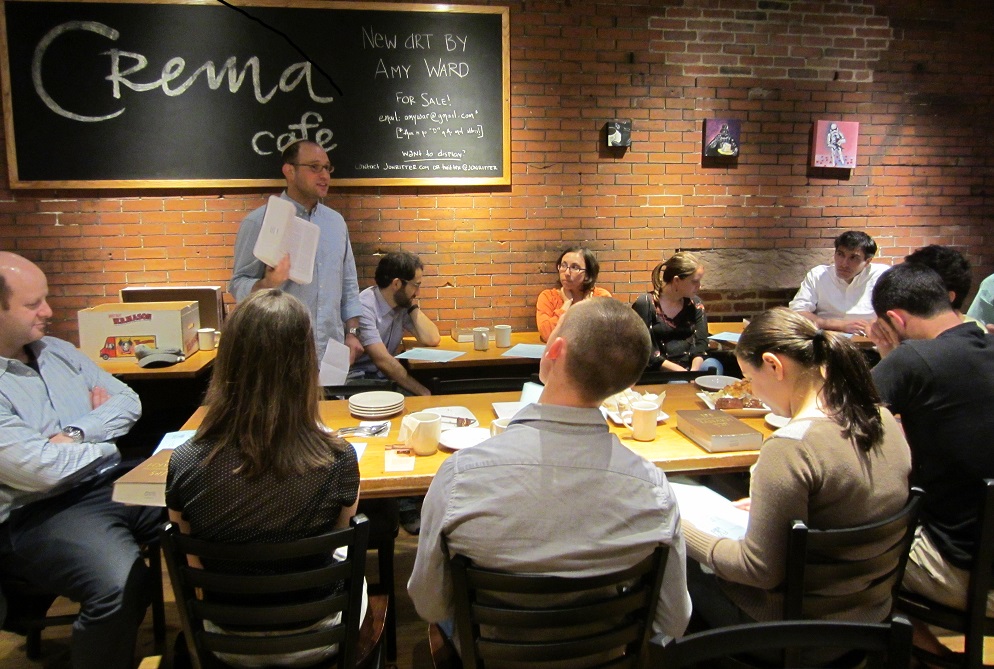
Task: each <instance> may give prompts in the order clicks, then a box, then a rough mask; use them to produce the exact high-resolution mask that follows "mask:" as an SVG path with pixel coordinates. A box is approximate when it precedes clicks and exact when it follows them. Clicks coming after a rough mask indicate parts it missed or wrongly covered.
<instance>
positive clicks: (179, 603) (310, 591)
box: [162, 515, 387, 669]
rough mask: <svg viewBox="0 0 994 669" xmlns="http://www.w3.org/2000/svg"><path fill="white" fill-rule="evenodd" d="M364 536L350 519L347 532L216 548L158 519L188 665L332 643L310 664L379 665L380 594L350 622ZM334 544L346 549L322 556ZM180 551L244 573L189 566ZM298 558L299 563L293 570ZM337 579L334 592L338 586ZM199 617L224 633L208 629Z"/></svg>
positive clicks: (362, 523) (361, 524)
mask: <svg viewBox="0 0 994 669" xmlns="http://www.w3.org/2000/svg"><path fill="white" fill-rule="evenodd" d="M368 532H369V529H368V521H367V519H366V517H365V516H363V515H356V516H355V517H354V518H353V519H352V521H351V523H350V527H349V528H347V529H343V530H338V531H336V532H331V533H329V534H324V535H321V536H317V537H311V538H308V539H301V540H298V541H292V542H287V543H282V544H261V543H253V544H219V543H212V542H207V541H202V540H199V539H195V538H193V537H190V536H188V535H184V534H182V533H181V532H179V528H177V527H176V526H175V525H172V524H168V525H166V527H165V528H164V529H163V531H162V548H163V551H164V553H165V556H166V565H167V566H168V568H169V577H170V580H171V581H172V585H173V591H174V593H175V595H176V608H177V610H178V612H179V618H180V622H181V624H182V627H183V634H184V637H185V641H186V647H187V650H188V652H189V656H190V661H191V663H192V665H193V666H194V667H195V668H197V669H201V668H203V669H209V668H213V667H227V666H228V665H226V664H224V663H223V662H221V661H220V660H218V659H217V658H216V656H215V655H214V652H222V653H233V654H239V655H256V656H258V655H270V654H276V653H289V652H297V651H304V650H310V649H314V648H321V647H325V646H329V645H331V644H337V645H338V652H337V653H336V654H335V655H333V656H332V657H330V658H328V659H327V661H325V662H324V663H323V664H319V665H316V666H322V667H339V669H345V668H346V667H347V668H348V669H352V667H376V666H382V665H383V657H382V653H381V650H382V644H381V641H382V632H383V626H384V617H385V614H386V607H387V598H386V597H385V596H375V597H370V598H369V606H368V611H367V613H366V617H365V619H364V620H363V621H360V620H359V612H360V607H361V601H362V583H363V576H364V574H365V567H366V560H365V557H366V540H367V535H368ZM342 547H347V548H348V557H347V558H346V559H344V560H341V561H337V560H332V561H330V562H329V561H328V558H329V557H330V556H331V555H332V554H333V553H334V552H335V551H336V550H337V549H339V548H342ZM188 556H196V557H198V558H199V559H200V560H202V561H203V562H204V563H206V564H207V565H210V563H211V561H212V560H213V561H219V560H220V561H226V562H230V563H233V564H234V563H237V565H238V567H239V570H240V571H243V572H244V571H248V572H249V573H248V574H245V573H233V571H232V572H221V571H215V570H211V569H210V568H209V567H208V568H206V569H198V568H194V567H191V566H189V565H188V563H187V557H188ZM298 560H302V561H303V563H297V564H298V565H299V566H296V567H294V564H295V563H296V562H297V561H298ZM273 563H278V564H280V565H281V568H280V569H279V570H278V573H271V572H272V571H274V570H273V569H272V565H273ZM215 564H216V562H215ZM253 569H255V571H256V573H251V572H252V570H253ZM260 571H261V572H262V573H261V574H260V573H258V572H260ZM266 572H270V573H266ZM341 583H344V590H338V586H339V584H341ZM337 613H341V619H340V620H339V621H338V622H337V623H336V624H334V625H330V626H327V627H325V626H322V627H320V628H318V629H309V630H307V631H302V630H301V628H302V627H306V626H308V625H311V624H312V623H314V622H316V621H319V620H322V619H325V618H327V617H329V616H333V615H335V614H337ZM205 620H208V621H211V622H212V623H214V625H216V626H218V627H221V628H223V629H224V630H225V631H224V632H223V633H222V632H217V631H208V630H207V629H205V626H204V621H205ZM360 622H361V623H362V625H361V628H360Z"/></svg>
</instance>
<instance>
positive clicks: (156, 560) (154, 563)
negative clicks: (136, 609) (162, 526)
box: [146, 543, 166, 655]
mask: <svg viewBox="0 0 994 669" xmlns="http://www.w3.org/2000/svg"><path fill="white" fill-rule="evenodd" d="M146 556H147V557H148V568H149V570H150V571H151V572H152V638H153V639H154V640H155V652H156V653H158V654H160V655H161V654H162V653H164V652H165V649H166V605H165V597H164V596H163V592H162V587H163V584H162V551H161V550H160V548H159V544H158V543H155V544H152V545H151V546H148V547H147V549H146Z"/></svg>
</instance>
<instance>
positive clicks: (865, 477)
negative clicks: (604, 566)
mask: <svg viewBox="0 0 994 669" xmlns="http://www.w3.org/2000/svg"><path fill="white" fill-rule="evenodd" d="M735 354H736V357H737V358H738V361H739V364H740V366H741V367H742V371H743V373H744V374H745V376H746V377H747V378H749V379H751V381H752V388H753V393H754V394H755V395H756V396H758V397H759V398H760V399H761V400H763V401H764V402H766V404H767V405H769V406H770V407H771V408H772V409H773V412H774V413H775V414H777V415H780V416H790V418H791V420H790V422H789V423H788V424H787V425H786V426H785V427H783V428H781V429H779V430H777V431H776V432H774V433H773V434H772V435H770V437H769V438H768V439H767V440H766V442H765V443H764V444H763V448H762V450H761V451H760V455H759V460H758V462H757V463H756V466H755V468H754V469H753V473H752V481H751V485H750V499H749V500H743V502H744V504H743V506H746V507H748V509H749V525H748V528H747V530H746V534H745V536H744V537H743V538H742V539H741V540H732V539H720V538H718V537H714V536H711V535H709V534H706V533H704V532H702V531H701V530H699V529H697V528H696V527H694V526H693V525H692V524H690V523H688V522H684V535H685V537H686V540H687V554H688V555H689V556H690V557H692V558H693V559H694V560H696V561H697V562H699V563H701V564H702V565H706V566H707V567H709V568H710V569H711V570H713V571H714V575H713V576H712V575H710V574H706V573H702V572H701V570H699V569H697V568H696V566H695V565H693V564H690V565H688V567H689V569H688V572H690V574H689V575H688V579H689V580H690V581H691V584H690V593H691V598H692V599H693V602H694V613H695V614H696V615H699V616H700V619H699V620H698V623H699V624H701V623H703V624H706V625H708V626H710V627H718V626H723V625H730V624H736V623H739V622H748V621H751V620H776V619H779V618H780V617H781V611H782V606H783V598H782V591H781V588H782V585H783V581H784V572H785V560H786V552H787V531H788V527H789V524H790V522H791V521H792V520H795V519H796V520H803V521H804V522H805V523H806V524H807V525H808V526H809V527H812V528H815V529H833V528H845V527H853V526H856V525H862V524H865V523H869V522H873V521H877V520H882V519H884V518H887V517H889V516H891V515H893V514H895V513H897V512H898V511H899V510H900V509H901V508H902V507H903V506H904V505H905V504H906V503H907V499H908V477H909V475H910V472H911V453H910V451H909V449H908V444H907V442H906V441H905V439H904V434H903V432H902V430H901V427H900V425H899V424H898V423H897V422H896V421H895V420H894V416H893V415H891V414H890V413H889V412H888V411H887V410H886V409H884V408H881V407H880V406H879V398H878V396H877V392H876V389H875V388H874V386H873V381H872V380H871V378H870V371H869V368H868V366H867V363H866V361H865V359H864V357H863V355H862V353H861V352H860V351H859V350H858V349H856V348H855V347H854V346H853V345H852V344H851V343H850V342H849V341H848V340H847V339H846V338H844V337H842V336H840V335H838V334H834V333H827V332H824V331H823V330H820V329H816V328H815V326H814V325H813V324H812V323H811V322H810V321H808V320H807V319H806V318H804V317H803V316H800V315H799V314H797V313H795V312H793V311H789V310H787V309H783V308H780V309H773V310H771V311H767V312H766V313H763V314H761V315H760V316H759V317H757V318H755V319H753V321H752V322H751V323H750V324H749V326H748V327H747V328H746V329H745V331H744V332H743V333H742V338H741V339H740V340H739V342H738V345H737V347H736V351H735ZM887 545H889V542H888V544H887ZM882 549H883V545H882ZM868 585H869V579H865V582H864V580H860V581H859V582H843V583H838V584H833V585H832V586H830V587H829V591H832V592H835V593H837V594H849V593H852V594H853V595H854V596H853V597H851V598H849V597H847V598H845V599H846V601H847V604H846V605H845V606H844V608H840V609H839V610H830V611H827V612H825V616H826V617H828V618H834V619H841V620H854V621H873V622H879V621H881V620H883V619H884V618H885V617H886V616H887V615H889V613H890V606H891V602H890V596H889V594H888V595H885V596H878V597H869V596H865V594H863V593H864V592H865V590H866V588H867V586H868Z"/></svg>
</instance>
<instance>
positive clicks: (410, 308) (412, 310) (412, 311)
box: [407, 304, 418, 314]
mask: <svg viewBox="0 0 994 669" xmlns="http://www.w3.org/2000/svg"><path fill="white" fill-rule="evenodd" d="M417 308H418V305H416V304H412V305H411V306H409V307H408V308H407V313H408V314H413V313H414V310H415V309H417Z"/></svg>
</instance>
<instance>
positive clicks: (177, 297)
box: [121, 286, 224, 330]
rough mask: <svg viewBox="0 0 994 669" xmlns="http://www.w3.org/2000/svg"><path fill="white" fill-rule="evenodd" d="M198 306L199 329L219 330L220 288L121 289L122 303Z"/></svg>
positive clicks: (153, 287) (222, 317) (222, 302)
mask: <svg viewBox="0 0 994 669" xmlns="http://www.w3.org/2000/svg"><path fill="white" fill-rule="evenodd" d="M186 300H196V301H197V302H198V303H199V304H200V327H202V328H214V329H215V330H220V329H221V322H222V321H224V291H222V290H221V286H128V287H127V288H122V289H121V301H122V302H177V301H179V302H183V301H186Z"/></svg>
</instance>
